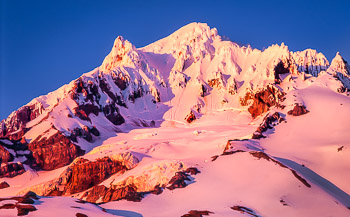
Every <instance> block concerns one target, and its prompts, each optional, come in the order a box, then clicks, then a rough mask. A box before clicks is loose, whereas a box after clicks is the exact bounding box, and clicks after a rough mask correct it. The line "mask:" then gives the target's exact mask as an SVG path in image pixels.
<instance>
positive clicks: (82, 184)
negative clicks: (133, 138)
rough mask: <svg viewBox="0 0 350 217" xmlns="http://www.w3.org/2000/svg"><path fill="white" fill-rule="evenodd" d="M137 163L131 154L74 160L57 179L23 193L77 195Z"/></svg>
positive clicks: (30, 188)
mask: <svg viewBox="0 0 350 217" xmlns="http://www.w3.org/2000/svg"><path fill="white" fill-rule="evenodd" d="M137 163H138V159H136V158H135V157H134V156H133V155H131V154H130V153H121V154H119V155H116V154H115V155H112V156H110V157H104V158H100V159H96V160H95V161H90V160H87V159H84V158H81V157H80V158H77V159H76V160H74V161H73V163H72V164H71V165H70V166H68V167H67V168H66V169H65V170H64V171H63V172H62V173H61V175H60V176H59V177H58V178H57V179H54V180H52V181H49V182H45V183H41V184H39V185H36V186H32V187H29V188H27V189H25V190H24V191H22V193H23V192H26V191H28V190H30V191H34V192H36V193H37V194H38V195H42V196H60V195H71V194H75V193H78V192H82V191H85V190H87V189H89V188H91V187H94V186H98V184H100V183H101V182H102V181H104V180H105V179H107V178H109V177H110V176H111V175H113V174H115V173H120V174H122V173H124V172H125V171H126V170H128V169H132V168H133V167H135V166H136V165H137ZM114 189H116V188H114ZM90 190H91V189H90ZM90 190H89V191H90ZM97 190H98V189H97ZM99 190H101V189H99ZM95 192H96V190H95ZM20 193H21V192H20Z"/></svg>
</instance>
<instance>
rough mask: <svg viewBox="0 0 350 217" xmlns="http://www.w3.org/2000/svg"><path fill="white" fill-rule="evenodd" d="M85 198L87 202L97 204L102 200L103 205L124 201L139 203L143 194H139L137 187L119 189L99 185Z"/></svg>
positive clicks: (85, 195) (87, 193)
mask: <svg viewBox="0 0 350 217" xmlns="http://www.w3.org/2000/svg"><path fill="white" fill-rule="evenodd" d="M83 197H86V199H85V200H86V201H87V202H91V203H96V202H97V201H98V200H99V199H100V198H101V201H102V202H103V203H106V202H109V201H116V200H122V199H125V200H129V201H134V202H139V201H141V199H142V197H143V194H142V193H139V192H137V191H136V188H135V187H133V186H129V185H128V186H126V187H123V188H117V189H113V188H112V187H110V188H107V187H106V186H104V185H99V186H94V187H93V188H92V189H91V190H90V191H88V192H86V193H85V194H84V195H83Z"/></svg>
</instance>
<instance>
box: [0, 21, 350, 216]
mask: <svg viewBox="0 0 350 217" xmlns="http://www.w3.org/2000/svg"><path fill="white" fill-rule="evenodd" d="M349 89H350V67H349V65H348V64H347V62H346V61H345V60H344V59H343V58H342V57H341V56H340V54H339V53H337V54H336V56H335V58H334V59H333V60H332V61H331V64H329V61H328V60H327V59H326V57H325V56H324V55H323V54H322V53H319V52H317V51H315V50H312V49H307V50H304V51H297V52H293V51H290V50H289V49H288V47H287V46H286V45H284V44H283V43H282V44H281V45H272V46H270V47H268V48H267V49H265V50H258V49H253V48H251V47H250V46H248V47H244V46H239V45H238V44H236V43H234V42H231V41H225V40H222V38H221V36H220V35H218V32H217V30H216V29H215V28H210V27H209V26H208V25H206V24H202V23H191V24H189V25H186V26H184V27H182V28H181V29H179V30H177V31H176V32H174V33H173V34H171V35H170V36H168V37H166V38H163V39H161V40H159V41H156V42H154V43H152V44H150V45H148V46H146V47H143V48H135V46H134V45H132V44H131V43H130V42H129V41H127V40H126V39H124V38H123V37H121V36H118V37H117V38H116V39H115V41H114V44H113V47H112V50H111V52H110V53H109V54H108V55H107V56H106V58H105V59H104V61H103V63H102V65H101V66H99V67H97V68H96V69H94V70H92V71H91V72H88V73H85V74H83V75H82V76H81V77H79V78H78V79H76V80H74V81H72V82H70V83H69V84H66V85H64V86H62V87H61V88H59V89H57V90H55V91H53V92H51V93H49V94H47V95H44V96H40V97H37V98H35V99H33V100H32V101H31V102H29V103H28V104H26V105H24V106H23V107H21V108H19V109H18V110H17V111H14V112H13V113H11V114H10V116H9V117H8V118H6V119H4V120H2V121H1V123H0V145H1V146H0V162H1V163H2V164H1V169H0V177H1V178H2V179H4V180H5V181H6V182H9V183H10V187H8V190H7V191H3V192H5V193H3V194H2V195H3V196H9V195H11V194H24V193H26V192H27V191H33V192H35V193H36V194H38V195H40V196H63V195H64V196H72V197H74V198H79V199H81V200H83V201H88V202H93V203H107V205H105V209H106V210H107V213H106V214H105V215H107V214H108V209H109V207H111V206H110V205H108V204H110V203H108V202H110V201H117V200H121V199H126V200H131V201H140V200H142V198H143V197H145V195H146V193H154V194H160V193H162V192H163V191H164V192H163V193H162V194H161V195H160V196H152V198H149V196H147V199H150V200H151V201H154V202H156V201H158V200H162V201H167V200H174V201H177V202H179V200H178V198H177V196H171V195H169V193H167V192H168V191H172V190H173V189H175V188H184V187H186V186H187V185H188V186H187V187H186V188H185V189H192V190H189V192H191V193H194V194H196V192H197V194H199V193H198V192H200V191H201V189H202V188H207V187H206V185H205V183H206V184H208V181H209V182H210V181H213V180H215V179H214V178H215V177H217V178H218V179H219V178H220V180H221V179H223V180H226V181H220V183H221V184H222V185H223V186H227V185H230V186H231V184H232V183H235V184H236V185H240V184H241V185H243V186H249V183H251V184H257V183H255V182H252V181H251V179H252V177H249V175H248V174H247V172H244V171H242V168H240V167H237V166H234V167H235V169H237V171H238V172H239V173H241V176H242V177H243V178H241V180H242V181H241V183H240V182H238V181H237V180H233V178H232V176H229V177H226V176H225V175H223V174H227V173H228V172H227V171H225V170H229V168H227V166H225V164H227V165H232V164H235V165H239V164H242V165H244V164H245V163H246V170H247V171H250V172H252V173H254V174H255V173H256V174H259V175H262V176H264V175H263V172H264V173H265V174H266V173H268V174H271V177H275V178H273V179H272V180H270V178H267V181H265V182H264V184H263V186H262V188H266V189H274V190H276V189H277V190H276V191H274V192H278V194H279V196H276V198H275V199H276V200H277V202H280V203H282V206H281V207H280V208H278V209H276V210H273V209H271V208H270V209H266V208H262V207H261V206H260V205H256V202H254V201H252V200H250V199H248V198H249V197H247V195H248V196H249V195H252V194H253V193H254V192H253V191H252V190H248V193H244V192H242V191H237V192H240V193H239V194H238V195H240V196H242V198H241V200H238V199H237V198H235V197H233V198H231V199H229V198H228V197H227V195H226V194H225V193H224V191H222V189H217V190H216V193H218V192H219V193H220V194H221V197H220V199H218V200H216V201H221V202H222V201H226V202H228V201H230V200H232V201H231V203H232V204H231V205H232V207H231V208H230V207H229V206H231V205H228V204H226V205H224V204H221V205H223V206H226V207H229V208H228V210H229V211H227V210H226V211H225V210H221V208H218V206H216V205H213V207H204V206H196V207H193V208H191V207H187V205H184V204H182V203H181V202H179V204H182V205H179V206H181V209H180V211H181V212H182V214H183V215H184V216H201V215H215V213H219V214H218V216H223V215H224V213H226V212H232V213H236V214H240V215H248V216H249V215H250V216H260V214H261V216H281V215H280V214H281V212H283V213H285V215H284V216H295V214H297V215H299V216H300V215H303V216H314V215H315V214H317V213H322V212H323V211H326V212H327V213H328V212H330V211H335V212H336V213H338V214H340V215H343V214H344V213H346V214H347V215H348V214H349V212H348V211H347V210H346V207H350V196H349V195H348V193H350V189H349V188H348V187H346V189H344V188H343V187H342V186H345V185H344V184H343V183H344V181H343V179H342V178H339V177H338V176H339V173H338V174H334V172H329V171H330V169H329V168H328V169H325V167H324V166H319V165H321V164H319V163H318V159H317V158H315V157H314V156H313V155H312V154H315V153H318V152H317V151H315V152H314V151H313V152H310V154H304V153H303V154H302V155H301V156H303V157H300V156H299V154H298V153H296V152H295V151H290V152H289V153H288V154H286V153H287V151H286V152H284V151H283V150H284V148H283V146H282V147H279V148H278V147H277V146H276V147H275V145H271V147H274V148H269V145H268V144H266V145H265V146H264V145H263V144H262V143H264V142H260V141H269V139H272V141H276V142H275V143H278V140H277V139H275V137H276V135H277V137H278V135H281V136H282V137H283V133H285V135H290V134H293V133H294V131H293V130H291V131H288V130H287V129H284V128H286V127H283V126H290V127H291V129H293V127H294V126H298V125H299V124H300V125H301V126H303V124H304V123H305V125H304V126H308V128H303V129H304V131H305V132H306V131H311V132H313V130H315V131H316V130H317V129H318V128H317V127H321V126H320V125H319V124H317V126H316V125H315V126H314V125H311V124H310V123H311V122H313V123H315V124H316V123H318V121H317V120H324V119H323V118H320V117H322V116H323V115H325V116H327V114H329V113H328V112H334V113H339V116H341V117H343V119H341V118H338V116H336V117H334V120H338V119H339V122H334V124H333V125H334V126H335V127H336V129H337V131H338V132H343V130H345V129H346V126H348V125H349V124H348V122H345V120H349V115H348V112H346V111H343V110H339V109H336V108H335V107H332V108H330V107H328V106H327V102H326V103H324V104H322V103H321V102H323V101H325V99H324V98H322V99H320V102H315V101H314V100H313V99H315V98H317V97H324V96H332V97H330V100H329V104H332V105H333V104H334V103H335V101H334V99H338V98H339V100H340V101H341V102H342V103H340V104H341V105H344V107H346V108H350V107H347V106H349V105H350V102H349V99H348V97H347V96H348V90H349ZM310 96H313V97H314V98H313V97H310ZM327 100H328V98H327ZM327 100H326V101H327ZM338 104H339V103H338ZM338 104H337V105H338ZM320 105H322V106H323V108H322V109H323V112H324V113H322V109H321V110H320V108H319V106H320ZM311 108H315V109H311ZM317 111H319V113H317ZM297 116H301V117H300V118H299V117H297ZM304 117H305V118H304ZM309 117H312V118H311V119H310V118H309ZM296 120H299V121H300V123H299V122H298V121H296ZM325 120H326V119H325ZM305 121H306V122H305ZM289 122H291V124H290V123H289ZM289 124H290V125H289ZM322 124H325V123H323V122H322ZM333 125H332V124H331V126H333ZM197 128H198V129H197ZM325 128H327V127H326V126H324V127H323V128H320V130H323V129H325ZM182 129H184V130H182ZM186 129H187V131H189V130H191V132H192V131H193V134H185V130H186ZM280 129H281V130H280ZM152 131H153V132H152ZM157 131H159V132H162V133H164V135H165V136H163V137H162V136H161V135H158V132H157ZM187 131H186V132H187ZM304 131H300V133H301V134H303V133H304ZM136 132H138V133H136ZM211 132H215V134H213V135H211ZM281 132H283V133H281ZM296 132H299V131H298V130H296ZM328 133H330V134H332V133H335V132H333V131H332V130H330V131H329V132H328ZM175 134H178V135H182V137H177V135H175ZM201 134H207V135H210V136H209V137H206V136H205V137H203V138H201V139H198V141H197V140H195V141H192V140H189V139H188V138H191V137H198V138H200V137H201V136H200V135H201ZM326 134H327V133H326ZM326 134H325V135H326ZM293 135H294V134H293ZM303 135H304V134H303ZM310 135H314V133H310ZM298 136H299V134H295V137H293V139H294V138H296V137H298ZM158 137H161V139H157V138H158ZM307 137H308V136H307V135H306V136H305V139H306V140H308V139H309V140H310V141H311V139H310V138H307ZM316 137H317V136H316V135H315V138H316ZM319 137H320V138H324V135H322V136H319ZM152 138H153V139H152ZM154 138H155V139H154ZM264 138H265V139H264ZM340 138H341V139H340ZM325 140H327V141H329V143H332V145H333V146H334V145H335V144H333V143H336V142H337V141H338V142H340V144H339V148H340V149H341V150H340V151H338V152H341V151H343V149H345V150H346V149H347V147H349V145H350V143H349V139H345V138H343V136H341V135H340V134H339V135H338V134H337V135H336V136H330V138H326V139H325ZM189 141H191V142H192V143H191V142H189ZM209 141H212V142H209ZM225 141H226V142H225ZM290 141H291V140H290ZM213 142H214V143H213ZM299 142H300V141H299ZM188 143H191V144H196V145H198V146H196V147H194V146H193V145H191V144H188ZM202 143H208V144H210V145H203V144H202ZM212 143H213V144H212ZM216 143H219V144H220V145H218V144H216ZM275 143H273V144H275ZM301 143H302V144H304V142H301ZM222 145H223V146H222ZM298 147H299V148H301V149H302V150H304V151H305V153H309V152H308V151H309V150H311V149H312V150H319V151H321V149H322V148H324V149H327V147H328V146H320V147H314V146H313V145H310V146H308V145H307V144H306V145H304V146H302V147H301V146H298ZM313 148H314V149H313ZM288 150H289V149H288ZM338 150H339V149H338ZM342 153H344V155H346V156H348V155H349V154H348V153H347V152H344V151H343V152H342ZM226 155H227V156H226ZM228 155H229V156H228ZM330 155H331V156H332V157H331V158H326V159H327V161H328V160H329V161H331V160H332V159H334V158H335V155H333V154H330ZM234 156H236V157H234ZM278 156H283V158H282V157H278ZM311 156H312V157H311ZM211 157H213V158H212V159H211ZM207 159H211V160H213V161H212V162H213V163H212V164H210V165H206V164H205V165H203V162H204V160H205V162H207ZM256 159H261V160H256ZM211 160H210V162H211ZM264 160H265V161H264ZM298 160H299V161H298ZM200 162H201V163H200ZM244 162H245V163H244ZM247 162H248V163H247ZM303 163H304V164H307V163H309V165H308V166H307V167H305V166H300V165H304V164H303ZM349 163H350V162H349V161H348V160H346V161H344V162H342V163H339V162H334V164H331V165H334V167H335V166H340V165H342V166H340V167H341V168H342V169H343V170H344V171H345V170H346V169H350V168H349ZM191 165H197V166H191ZM322 165H323V164H322ZM309 167H310V168H309ZM218 168H220V169H218ZM225 168H226V169H225ZM256 168H261V171H256ZM201 169H203V171H202V172H200V170H201ZM217 169H218V171H220V174H219V172H217V173H216V172H214V171H215V170H217ZM343 170H342V171H343ZM314 171H315V172H314ZM339 171H340V170H339ZM348 171H349V170H348ZM238 172H237V173H238ZM328 172H329V173H328ZM197 173H199V174H198V175H197ZM318 173H322V174H323V176H325V177H331V176H330V175H329V174H333V175H335V176H336V177H338V178H332V180H328V178H323V177H322V175H318ZM290 174H292V176H290ZM197 176H198V177H199V178H198V181H197V180H196V181H194V183H193V180H194V179H197V178H195V177H197ZM293 176H294V178H293ZM205 177H210V178H205ZM277 177H279V178H277ZM347 177H350V175H349V174H348V173H347ZM255 178H257V177H255ZM260 178H262V179H264V177H259V179H260ZM295 178H296V179H295ZM23 179H29V181H28V183H27V182H25V183H22V184H15V185H16V187H12V183H11V182H13V183H21V181H20V180H23ZM238 179H239V178H238ZM249 180H250V181H249ZM276 180H277V181H276ZM278 180H279V181H281V182H283V183H289V184H290V185H292V186H294V187H295V185H296V186H298V185H301V186H303V189H302V190H298V188H301V187H297V188H294V187H291V188H290V189H289V190H288V191H284V189H281V187H276V188H274V187H273V186H274V185H279V184H278V183H279V181H278ZM200 181H202V183H204V184H198V185H197V186H198V187H196V182H198V183H199V182H200ZM230 182H231V184H230ZM242 183H243V184H242ZM295 183H297V184H295ZM298 183H299V184H298ZM310 183H311V184H310ZM324 183H325V184H324ZM332 183H336V184H332ZM214 185H219V184H214ZM191 186H193V187H191ZM203 186H204V187H203ZM312 186H317V187H312ZM333 186H334V187H333ZM337 186H338V187H339V188H338V187H337ZM285 187H286V188H288V186H287V185H286V184H285ZM289 187H290V186H289ZM231 188H232V187H229V189H231ZM304 188H305V189H304ZM309 188H310V189H309ZM193 189H194V190H193ZM196 189H197V190H196ZM291 189H296V190H297V191H298V193H293V190H291ZM235 190H237V189H235ZM179 191H180V190H179ZM256 191H257V192H258V193H257V194H258V196H257V199H256V200H257V201H264V200H266V198H265V197H267V196H266V192H261V190H258V189H256ZM10 192H11V193H10ZM174 192H177V190H174ZM205 192H208V195H207V196H209V194H210V191H204V193H203V194H206V193H205ZM325 192H326V193H325ZM329 192H330V193H329ZM312 194H317V195H325V194H326V195H327V196H326V197H325V198H326V199H317V202H318V204H322V205H323V208H322V209H317V208H319V207H318V206H319V205H315V204H312V203H306V204H307V206H310V207H311V208H310V209H307V208H305V207H302V205H301V204H300V203H299V202H297V201H300V198H302V197H303V196H305V195H312ZM179 195H181V196H184V195H186V193H185V194H184V195H182V193H181V192H180V193H179ZM215 195H216V194H215ZM243 195H246V196H243ZM264 195H265V197H264ZM187 196H189V195H187ZM193 197H195V198H197V197H196V196H193ZM277 197H278V198H277ZM328 197H330V198H333V199H329V198H328ZM155 198H161V199H155ZM169 198H170V199H169ZM206 198H207V199H208V197H206ZM213 198H215V196H213ZM244 198H245V199H244ZM267 198H269V199H267V201H270V197H267ZM197 199H198V198H197ZM39 200H43V201H45V200H48V199H47V198H46V197H41V199H40V198H39ZM57 200H63V199H59V198H57ZM65 200H66V199H65ZM150 200H147V201H148V202H145V204H146V205H144V206H143V208H134V207H133V206H132V205H131V204H132V203H131V202H130V203H127V204H125V203H123V204H124V205H125V207H127V208H128V209H130V210H138V211H139V212H140V213H143V214H144V215H145V216H179V215H180V214H181V213H177V212H175V211H174V210H172V211H171V210H169V213H165V212H159V213H158V214H152V215H150V214H149V213H153V211H152V206H151V205H150V204H151V203H150ZM287 200H289V201H287ZM333 200H335V201H337V202H336V203H334V204H333V202H332V201H333ZM238 201H243V202H242V203H243V205H244V206H243V205H242V204H236V205H235V204H234V203H238ZM281 201H283V202H281ZM286 201H287V202H286ZM330 201H331V202H330ZM73 202H74V201H73ZM73 202H72V201H68V199H67V201H66V202H65V203H67V204H70V203H73ZM65 203H63V204H65ZM157 203H158V202H157ZM175 204H176V203H175ZM175 204H174V206H175ZM189 204H191V205H193V206H195V203H194V204H193V203H189ZM212 204H215V203H212ZM285 204H286V205H285ZM339 204H340V205H339ZM163 205H164V204H163ZM241 205H242V206H241ZM255 205H256V207H255V208H256V209H258V211H254V210H255V209H250V208H248V207H251V206H255ZM135 206H136V205H135ZM137 206H138V205H137ZM246 206H247V207H246ZM14 207H16V206H14ZM145 207H146V208H145ZM286 207H287V208H288V207H289V208H291V209H289V210H288V209H287V210H286V209H283V208H286ZM344 207H345V209H344ZM210 208H212V209H214V210H210V211H205V210H197V211H196V210H192V211H191V209H210ZM251 208H254V207H251ZM0 209H1V207H0ZM42 209H43V210H45V209H47V208H45V207H44V208H42ZM87 209H88V208H87ZM89 209H90V208H89ZM215 209H217V210H215ZM282 209H283V210H282ZM310 210H311V211H310ZM39 211H40V208H39ZM39 211H38V212H39ZM173 211H174V212H173ZM237 211H238V212H237ZM43 212H44V211H43ZM89 212H90V211H89ZM91 212H92V211H91ZM96 212H98V211H96ZM187 212H189V213H188V214H186V213H187ZM191 212H192V214H191ZM34 213H35V211H34V212H33V214H34ZM115 213H116V214H118V212H115ZM193 213H197V214H198V213H202V214H198V215H196V214H193ZM210 213H212V214H210ZM220 213H221V214H220ZM95 214H96V213H95ZM100 214H101V213H100ZM100 214H99V215H100ZM119 214H120V213H119ZM130 214H132V213H130ZM182 214H181V215H182ZM264 214H265V215H264ZM101 215H102V214H101ZM225 215H226V214H225ZM130 216H132V215H130Z"/></svg>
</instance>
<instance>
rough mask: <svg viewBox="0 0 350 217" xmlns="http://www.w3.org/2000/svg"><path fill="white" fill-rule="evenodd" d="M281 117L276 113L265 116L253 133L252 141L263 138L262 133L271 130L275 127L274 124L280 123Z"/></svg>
mask: <svg viewBox="0 0 350 217" xmlns="http://www.w3.org/2000/svg"><path fill="white" fill-rule="evenodd" d="M281 120H282V119H281V116H280V114H279V113H278V112H275V113H273V114H269V115H267V116H266V117H265V118H264V120H263V122H262V123H261V124H260V126H259V127H258V128H257V129H256V131H255V132H254V133H253V136H252V139H261V138H265V136H264V135H263V132H266V131H267V130H268V129H272V128H273V127H274V126H275V125H274V122H276V121H279V122H280V121H281Z"/></svg>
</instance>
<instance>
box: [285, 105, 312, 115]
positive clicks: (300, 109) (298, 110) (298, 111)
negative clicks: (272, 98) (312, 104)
mask: <svg viewBox="0 0 350 217" xmlns="http://www.w3.org/2000/svg"><path fill="white" fill-rule="evenodd" d="M308 112H309V111H308V110H306V108H305V106H304V105H302V104H297V103H296V104H295V105H294V108H293V109H292V110H290V111H288V114H289V115H293V116H300V115H303V114H306V113H308Z"/></svg>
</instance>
